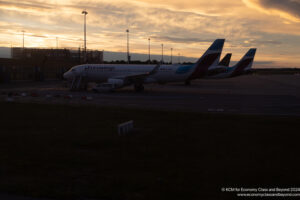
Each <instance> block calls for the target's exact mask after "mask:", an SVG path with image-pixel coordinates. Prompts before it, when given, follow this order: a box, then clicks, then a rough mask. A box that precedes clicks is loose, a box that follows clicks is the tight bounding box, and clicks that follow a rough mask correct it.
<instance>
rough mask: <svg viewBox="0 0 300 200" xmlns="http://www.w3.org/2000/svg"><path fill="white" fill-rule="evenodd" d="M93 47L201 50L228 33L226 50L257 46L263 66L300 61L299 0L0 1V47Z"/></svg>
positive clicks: (239, 53)
mask: <svg viewBox="0 0 300 200" xmlns="http://www.w3.org/2000/svg"><path fill="white" fill-rule="evenodd" d="M83 9H86V10H87V11H88V15H87V47H88V48H89V49H98V50H105V51H117V52H125V51H126V32H125V30H126V29H127V28H129V29H130V51H131V52H133V53H147V52H148V38H149V37H150V38H151V49H152V53H153V54H160V51H161V46H160V45H161V43H163V44H164V46H165V54H170V48H171V47H172V48H173V49H174V51H173V53H174V55H177V54H178V52H180V53H181V55H184V56H187V57H199V56H200V55H201V54H202V53H203V52H204V51H205V49H206V48H207V47H208V46H209V44H210V43H211V42H212V41H213V40H215V39H216V38H226V44H225V49H224V53H226V52H232V53H233V60H238V59H239V58H240V57H241V56H242V55H243V54H244V53H245V52H246V51H247V50H248V48H251V47H256V48H258V52H257V58H256V61H257V65H260V66H262V67H264V66H266V67H270V66H275V67H277V66H279V67H300V0H227V1H224V0H209V1H207V0H190V1H183V0H180V1H179V0H164V1H161V0H126V1H121V0H97V1H96V0H94V1H88V0H47V1H45V0H23V1H19V0H4V1H2V0H0V19H1V20H0V46H1V47H10V46H14V47H15V46H22V32H21V31H22V30H24V31H25V46H26V47H56V37H58V40H59V47H61V48H62V47H74V48H78V47H79V46H82V45H83V15H82V14H81V12H82V10H83Z"/></svg>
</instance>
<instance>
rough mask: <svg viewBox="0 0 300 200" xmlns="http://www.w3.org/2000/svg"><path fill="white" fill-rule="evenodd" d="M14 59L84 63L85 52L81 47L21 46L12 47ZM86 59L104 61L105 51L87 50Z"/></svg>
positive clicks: (94, 61) (90, 61) (96, 61)
mask: <svg viewBox="0 0 300 200" xmlns="http://www.w3.org/2000/svg"><path fill="white" fill-rule="evenodd" d="M11 55H12V59H42V58H46V59H51V60H65V61H67V60H69V61H77V62H79V63H82V62H83V61H84V52H82V51H81V50H80V49H78V50H69V49H39V48H24V49H23V48H20V47H14V48H12V49H11ZM86 61H87V62H88V63H103V51H97V50H88V51H87V52H86Z"/></svg>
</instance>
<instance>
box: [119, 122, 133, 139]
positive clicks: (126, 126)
mask: <svg viewBox="0 0 300 200" xmlns="http://www.w3.org/2000/svg"><path fill="white" fill-rule="evenodd" d="M132 130H133V120H131V121H128V122H125V123H122V124H119V125H118V134H119V136H123V135H126V134H127V133H129V132H131V131H132Z"/></svg>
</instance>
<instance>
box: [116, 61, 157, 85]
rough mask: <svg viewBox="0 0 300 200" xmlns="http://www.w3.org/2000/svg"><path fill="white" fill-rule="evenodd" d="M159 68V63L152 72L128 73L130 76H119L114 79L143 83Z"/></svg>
mask: <svg viewBox="0 0 300 200" xmlns="http://www.w3.org/2000/svg"><path fill="white" fill-rule="evenodd" d="M159 68H160V65H159V64H157V65H156V66H155V67H154V68H153V69H152V70H151V71H150V72H146V73H140V74H133V75H128V76H119V77H114V79H120V80H123V81H124V82H125V83H141V82H143V80H144V79H145V78H147V77H148V76H150V75H153V74H156V73H157V72H158V70H159Z"/></svg>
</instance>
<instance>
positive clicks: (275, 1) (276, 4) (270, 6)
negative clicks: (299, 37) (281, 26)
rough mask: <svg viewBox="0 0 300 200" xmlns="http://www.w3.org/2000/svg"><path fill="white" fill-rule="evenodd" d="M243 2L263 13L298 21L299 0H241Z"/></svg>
mask: <svg viewBox="0 0 300 200" xmlns="http://www.w3.org/2000/svg"><path fill="white" fill-rule="evenodd" d="M243 2H244V3H245V4H246V5H248V6H250V7H252V8H256V9H258V10H260V11H262V12H264V13H267V14H271V15H279V16H281V17H282V18H285V19H287V20H291V21H293V22H300V0H243Z"/></svg>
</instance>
